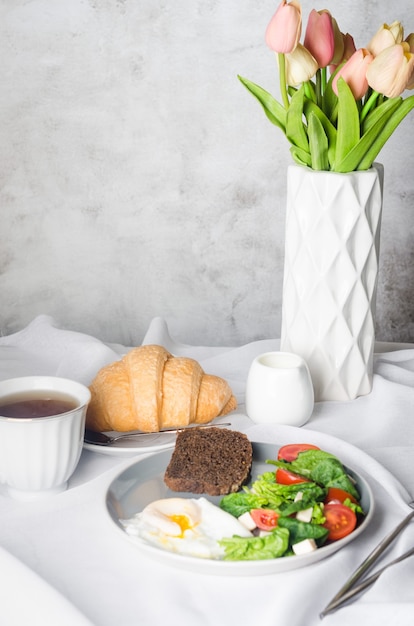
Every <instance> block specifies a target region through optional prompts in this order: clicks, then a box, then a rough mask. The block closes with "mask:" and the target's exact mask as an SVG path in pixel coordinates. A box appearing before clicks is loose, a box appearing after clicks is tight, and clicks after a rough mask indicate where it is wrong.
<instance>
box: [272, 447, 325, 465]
mask: <svg viewBox="0 0 414 626" xmlns="http://www.w3.org/2000/svg"><path fill="white" fill-rule="evenodd" d="M305 450H320V448H318V446H314V445H312V444H311V443H290V444H287V445H286V446H282V447H281V448H280V449H279V452H278V455H277V458H278V460H279V461H288V462H289V463H290V462H291V461H296V459H297V458H298V454H299V453H300V452H304V451H305Z"/></svg>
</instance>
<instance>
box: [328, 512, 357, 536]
mask: <svg viewBox="0 0 414 626" xmlns="http://www.w3.org/2000/svg"><path fill="white" fill-rule="evenodd" d="M323 514H324V516H325V517H326V521H325V523H324V526H325V528H327V529H328V531H329V533H328V539H329V540H330V541H337V540H338V539H342V538H343V537H346V536H347V535H349V534H350V533H352V531H353V530H354V529H355V526H356V524H357V517H356V515H355V513H354V511H352V510H351V509H350V508H348V507H347V506H345V505H344V504H325V506H324V509H323Z"/></svg>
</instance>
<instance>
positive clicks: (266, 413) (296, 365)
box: [246, 352, 314, 426]
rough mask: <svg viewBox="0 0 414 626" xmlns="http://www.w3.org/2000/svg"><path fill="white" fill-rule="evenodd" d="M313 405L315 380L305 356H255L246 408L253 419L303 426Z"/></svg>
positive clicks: (282, 353)
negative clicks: (313, 383) (303, 357)
mask: <svg viewBox="0 0 414 626" xmlns="http://www.w3.org/2000/svg"><path fill="white" fill-rule="evenodd" d="M313 407H314V391H313V385H312V380H311V376H310V372H309V368H308V366H307V364H306V362H305V361H304V360H303V359H302V357H300V356H298V355H296V354H292V353H290V352H266V353H264V354H260V355H259V356H257V357H256V358H255V359H254V360H253V362H252V364H251V366H250V370H249V373H248V377H247V383H246V412H247V415H248V416H249V417H250V419H251V420H252V421H253V422H255V423H256V424H286V425H289V426H303V424H305V423H306V422H307V421H308V419H309V418H310V416H311V415H312V411H313Z"/></svg>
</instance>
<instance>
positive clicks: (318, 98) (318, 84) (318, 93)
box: [315, 69, 322, 108]
mask: <svg viewBox="0 0 414 626" xmlns="http://www.w3.org/2000/svg"><path fill="white" fill-rule="evenodd" d="M315 79H316V84H315V90H316V104H317V105H318V107H319V108H322V107H321V104H322V77H321V70H320V69H319V70H318V71H317V72H316V75H315Z"/></svg>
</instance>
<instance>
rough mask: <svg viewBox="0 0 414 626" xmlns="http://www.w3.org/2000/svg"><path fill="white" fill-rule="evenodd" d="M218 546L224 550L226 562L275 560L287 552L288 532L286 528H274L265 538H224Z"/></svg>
mask: <svg viewBox="0 0 414 626" xmlns="http://www.w3.org/2000/svg"><path fill="white" fill-rule="evenodd" d="M219 544H220V545H221V546H223V548H224V550H225V554H224V560H226V561H257V560H265V559H277V558H279V557H281V556H283V555H284V554H285V552H286V551H287V550H288V547H289V531H288V530H287V529H286V528H275V529H274V530H273V531H272V532H271V533H270V534H269V535H266V536H265V537H247V538H246V537H238V536H234V537H228V538H227V537H226V538H225V539H221V540H220V541H219Z"/></svg>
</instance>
